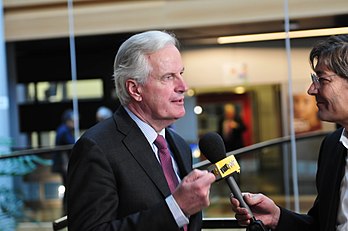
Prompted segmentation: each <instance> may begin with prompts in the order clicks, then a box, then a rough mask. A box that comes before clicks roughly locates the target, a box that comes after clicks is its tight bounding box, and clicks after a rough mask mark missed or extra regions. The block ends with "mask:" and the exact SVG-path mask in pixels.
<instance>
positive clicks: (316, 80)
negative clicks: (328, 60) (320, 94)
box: [311, 73, 336, 89]
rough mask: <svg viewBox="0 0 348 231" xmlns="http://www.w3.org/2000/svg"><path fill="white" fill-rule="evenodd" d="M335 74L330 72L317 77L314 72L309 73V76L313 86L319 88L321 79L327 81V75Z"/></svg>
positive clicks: (321, 82)
mask: <svg viewBox="0 0 348 231" xmlns="http://www.w3.org/2000/svg"><path fill="white" fill-rule="evenodd" d="M335 75H336V74H332V75H327V76H323V77H318V76H317V75H316V74H314V73H311V78H312V82H313V84H314V87H315V88H316V89H320V87H321V86H322V84H323V81H328V82H330V80H329V79H327V77H331V76H335Z"/></svg>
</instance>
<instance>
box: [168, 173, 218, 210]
mask: <svg viewBox="0 0 348 231" xmlns="http://www.w3.org/2000/svg"><path fill="white" fill-rule="evenodd" d="M214 181H215V176H214V174H212V173H210V172H208V171H206V170H204V171H201V170H198V169H194V170H193V171H192V172H190V173H189V174H188V175H187V176H186V177H184V179H183V180H182V181H181V182H180V184H179V185H178V187H177V188H176V189H175V191H174V193H173V197H174V199H175V200H176V202H177V203H178V205H179V207H180V208H181V210H182V211H183V212H184V213H185V215H186V216H190V215H192V214H195V213H197V212H199V211H201V210H202V209H203V208H205V207H208V206H209V204H210V201H209V192H210V186H211V184H212V183H213V182H214Z"/></svg>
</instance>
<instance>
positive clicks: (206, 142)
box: [198, 132, 226, 163]
mask: <svg viewBox="0 0 348 231" xmlns="http://www.w3.org/2000/svg"><path fill="white" fill-rule="evenodd" d="M198 146H199V149H200V150H201V152H202V153H203V155H204V156H205V157H206V158H207V159H208V160H209V161H210V162H211V163H216V162H218V161H220V160H222V159H224V158H225V157H226V149H225V144H224V141H223V140H222V137H221V136H220V135H219V134H218V133H216V132H208V133H207V134H205V135H204V136H203V137H202V138H201V139H200V140H199V142H198Z"/></svg>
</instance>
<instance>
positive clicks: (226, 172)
mask: <svg viewBox="0 0 348 231" xmlns="http://www.w3.org/2000/svg"><path fill="white" fill-rule="evenodd" d="M198 146H199V149H200V150H201V152H202V153H203V155H204V156H205V157H206V158H207V159H208V160H209V161H210V162H211V163H213V165H211V166H210V167H208V171H210V172H212V173H213V174H214V175H215V177H216V180H221V179H223V178H224V179H225V181H226V183H227V185H228V187H229V188H230V190H231V192H232V194H233V196H234V197H235V198H236V199H237V200H238V201H239V203H240V205H241V207H243V208H246V209H247V210H248V213H249V214H250V215H251V216H252V219H251V223H250V225H249V226H248V228H247V230H249V231H258V230H261V231H266V230H267V229H266V228H265V227H264V225H263V223H262V221H261V220H256V219H255V217H254V215H253V213H252V212H251V209H250V208H249V206H248V205H247V203H245V201H244V199H243V196H242V193H241V191H240V189H239V187H238V185H237V183H236V181H235V180H234V178H233V176H232V173H234V172H238V173H239V172H240V167H239V164H238V163H237V160H236V159H235V158H234V156H233V155H230V156H228V157H226V149H225V144H224V142H223V140H222V138H221V136H220V135H219V134H218V133H216V132H209V133H207V134H205V135H204V136H203V137H202V138H201V139H200V140H199V143H198ZM214 163H215V164H214Z"/></svg>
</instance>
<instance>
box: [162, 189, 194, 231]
mask: <svg viewBox="0 0 348 231" xmlns="http://www.w3.org/2000/svg"><path fill="white" fill-rule="evenodd" d="M166 203H167V205H168V207H169V210H170V212H171V213H172V214H173V217H174V219H175V221H176V224H177V225H178V226H179V228H181V227H183V226H184V225H187V224H188V223H189V219H188V218H187V217H186V216H185V214H184V213H183V212H182V210H181V209H180V207H179V205H178V203H176V201H175V199H174V197H173V195H170V196H168V197H167V198H166Z"/></svg>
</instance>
